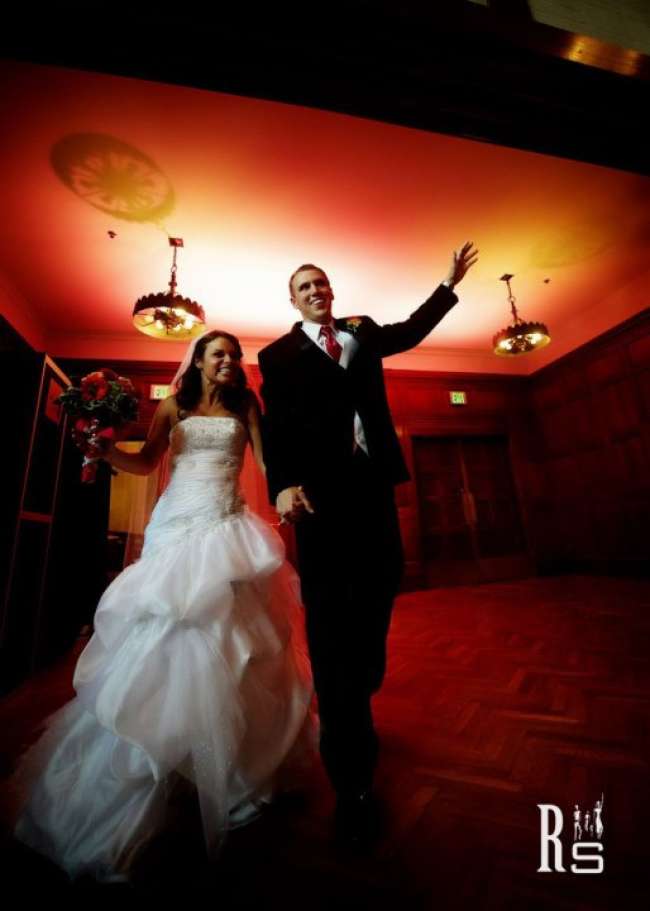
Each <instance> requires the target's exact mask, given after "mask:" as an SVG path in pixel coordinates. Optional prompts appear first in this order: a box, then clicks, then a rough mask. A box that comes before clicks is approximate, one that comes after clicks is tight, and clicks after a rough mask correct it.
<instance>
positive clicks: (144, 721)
mask: <svg viewBox="0 0 650 911" xmlns="http://www.w3.org/2000/svg"><path fill="white" fill-rule="evenodd" d="M246 440H247V433H246V429H245V427H244V426H243V424H242V423H241V422H240V421H239V420H238V419H237V418H234V417H202V416H196V415H195V416H190V417H188V418H186V419H185V420H184V421H181V422H180V423H178V424H177V425H176V426H175V427H174V428H173V430H172V432H171V435H170V454H171V479H170V482H169V485H168V487H167V489H166V490H165V492H164V493H163V495H162V496H161V498H160V499H159V501H158V503H157V504H156V507H155V509H154V511H153V513H152V516H151V520H150V522H149V525H148V526H147V529H146V532H145V542H144V548H143V551H142V556H141V559H140V560H139V561H138V562H136V563H134V564H133V565H131V566H129V567H127V568H126V569H125V570H124V572H122V573H121V575H120V576H118V577H117V578H116V579H115V580H114V582H113V583H112V584H111V585H110V586H109V588H108V589H107V590H106V592H105V593H104V595H103V597H102V599H101V601H100V603H99V606H98V608H97V613H96V616H95V632H94V635H93V637H92V638H91V640H90V642H89V643H88V645H87V646H86V648H85V649H84V651H83V652H82V654H81V656H80V658H79V661H78V663H77V667H76V670H75V675H74V686H75V690H76V692H77V696H76V698H75V699H73V700H72V701H71V702H69V703H68V704H67V705H66V706H64V707H63V708H62V709H61V710H59V711H58V712H57V713H55V715H53V716H52V717H51V719H49V721H48V727H47V730H46V733H45V734H44V735H43V736H42V737H41V739H40V740H39V741H38V742H37V743H36V744H35V746H33V747H32V748H31V749H30V750H29V751H28V753H27V754H26V755H25V757H24V758H23V761H22V765H21V768H20V770H19V775H22V778H23V780H25V779H26V780H27V781H28V782H29V784H30V786H31V796H30V797H29V800H28V803H27V804H26V806H25V808H24V809H23V812H22V815H21V817H20V819H19V821H18V824H17V827H16V837H17V838H18V839H20V840H21V841H23V842H25V843H26V844H28V845H30V846H31V847H33V848H34V849H36V850H37V851H39V852H41V853H43V854H45V855H47V856H48V857H50V858H51V859H52V860H54V861H55V862H56V863H57V864H59V865H60V866H61V867H63V868H64V869H65V870H66V871H67V872H68V873H69V874H70V875H71V876H73V877H75V876H78V875H81V874H82V873H89V874H91V875H94V876H95V877H97V878H98V879H107V878H120V877H122V876H124V875H126V874H127V873H128V870H129V867H130V865H131V863H132V861H133V859H134V857H135V855H136V854H137V852H138V849H139V848H140V847H141V846H142V844H143V843H144V842H146V841H147V840H148V839H149V838H150V837H151V835H152V834H154V833H155V832H156V831H157V830H158V829H160V828H161V827H162V826H163V825H164V811H165V807H166V804H167V800H168V798H169V794H170V787H171V784H170V783H171V782H172V781H173V780H177V781H178V780H179V779H178V774H180V775H182V776H183V778H185V779H187V780H189V781H191V782H192V783H193V784H194V785H195V786H196V791H197V794H198V798H199V804H200V808H201V816H202V820H203V829H204V835H205V840H206V845H207V848H208V852H209V853H211V852H214V851H215V849H217V848H218V847H219V845H220V843H221V842H222V840H223V836H224V834H225V833H226V831H227V829H228V827H229V826H231V825H235V824H236V825H240V824H242V823H244V822H246V821H248V820H249V819H250V818H251V817H253V816H254V815H257V813H258V810H259V806H260V804H262V803H264V802H265V801H268V800H269V799H270V797H271V793H272V790H273V786H274V779H275V777H276V773H277V771H278V769H279V768H280V767H281V766H283V764H284V765H285V766H286V761H287V759H288V758H289V757H290V754H291V757H292V758H295V757H296V755H297V754H298V753H301V752H302V751H303V750H308V749H309V747H310V745H311V744H312V743H313V730H312V729H311V725H312V721H311V718H312V716H311V714H310V712H309V703H310V699H311V692H312V690H311V680H310V678H309V672H308V664H307V661H306V653H305V651H304V646H303V645H302V612H301V607H300V603H299V595H298V580H297V577H296V575H295V573H294V572H293V570H292V569H291V568H290V567H289V565H288V564H287V563H286V562H285V561H284V547H283V543H282V540H281V539H280V537H279V536H278V535H277V534H276V532H275V531H273V529H272V528H271V527H270V526H269V525H268V524H266V523H265V522H263V521H262V520H261V519H260V518H259V517H258V516H256V515H255V514H254V513H251V512H250V511H249V510H248V509H247V507H246V506H245V504H244V502H243V500H242V497H241V494H240V491H239V486H238V480H239V474H240V471H241V467H242V461H243V455H244V450H245V447H246Z"/></svg>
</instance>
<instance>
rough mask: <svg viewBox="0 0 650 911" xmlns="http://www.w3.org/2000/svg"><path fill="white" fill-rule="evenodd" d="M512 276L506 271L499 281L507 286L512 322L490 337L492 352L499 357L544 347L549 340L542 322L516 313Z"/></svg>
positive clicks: (514, 355) (525, 352)
mask: <svg viewBox="0 0 650 911" xmlns="http://www.w3.org/2000/svg"><path fill="white" fill-rule="evenodd" d="M511 278H514V276H513V275H510V274H508V273H507V272H506V274H505V275H502V276H501V278H500V279H499V281H502V282H505V283H506V285H507V286H508V303H509V304H510V308H511V310H512V317H513V322H512V324H511V325H510V326H507V327H506V328H505V329H501V331H500V332H497V334H496V335H495V336H494V338H493V339H492V347H493V348H494V353H495V354H498V355H499V356H500V357H516V356H517V355H518V354H529V353H530V352H531V351H537V349H538V348H544V346H545V345H548V343H549V342H550V341H551V336H550V335H549V332H548V329H547V327H546V326H545V325H544V323H538V322H525V321H524V320H522V319H521V317H520V316H519V314H518V313H517V308H516V307H515V300H516V298H515V296H514V294H513V293H512V288H511V287H510V279H511Z"/></svg>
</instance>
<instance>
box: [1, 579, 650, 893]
mask: <svg viewBox="0 0 650 911" xmlns="http://www.w3.org/2000/svg"><path fill="white" fill-rule="evenodd" d="M74 660H75V655H74V654H73V655H70V656H68V658H67V659H66V660H65V661H63V662H61V663H60V664H59V665H58V666H57V667H55V668H52V669H50V670H49V671H46V672H44V673H42V674H40V675H39V676H38V677H36V678H34V679H33V680H31V681H29V682H28V683H27V684H25V685H24V686H23V687H21V688H20V689H19V690H17V691H15V692H14V693H12V694H11V695H9V696H8V697H6V698H5V699H4V701H3V702H1V703H0V725H1V729H2V731H3V740H4V749H3V753H2V763H3V764H2V767H0V775H2V776H3V777H4V778H5V779H6V777H7V775H8V774H9V772H10V770H11V768H12V764H13V762H14V760H15V758H16V756H17V755H18V754H19V753H20V751H21V750H22V749H23V748H24V747H25V746H26V745H27V744H28V743H29V742H30V741H31V740H32V739H33V738H34V736H35V735H36V733H37V730H38V723H39V721H40V719H41V718H42V717H44V716H45V715H47V714H48V713H49V712H50V711H52V710H53V709H54V708H55V707H56V706H57V705H59V704H61V703H62V702H64V701H65V700H66V699H67V698H68V697H69V695H70V694H71V691H70V678H71V673H72V668H73V666H74ZM375 710H376V722H377V728H378V731H379V734H380V737H381V741H382V755H381V764H380V768H379V770H378V775H377V790H378V793H379V794H380V795H381V798H382V801H383V805H384V808H385V826H384V835H383V837H382V839H381V840H380V842H379V844H378V845H377V847H376V848H375V850H374V851H373V852H371V853H370V854H369V855H368V856H364V857H349V856H346V855H344V854H342V853H341V851H340V850H339V849H338V848H337V847H336V846H335V845H333V844H332V840H331V819H330V815H331V811H332V808H333V797H332V794H331V792H330V790H329V787H328V784H327V782H326V779H325V776H324V774H323V772H322V770H321V768H320V766H319V764H318V763H316V764H315V765H314V767H313V768H312V769H311V770H310V771H308V773H307V774H306V778H305V782H304V786H303V790H302V792H301V793H299V794H296V795H293V796H287V797H285V798H283V799H281V800H279V802H278V803H277V804H276V805H274V806H273V807H271V808H270V809H269V811H268V812H267V813H266V814H265V816H263V817H262V818H261V819H260V820H259V821H258V822H256V823H254V824H253V825H251V826H249V827H247V828H245V829H241V830H238V831H235V832H234V833H232V835H231V838H230V839H229V841H228V843H227V845H226V848H225V850H224V852H223V854H222V856H221V858H220V860H219V861H218V862H217V863H216V864H213V865H211V866H207V865H205V864H204V863H203V861H202V860H201V850H200V835H199V833H198V828H197V826H196V824H195V820H194V818H193V817H192V816H191V814H190V813H189V810H188V809H187V808H183V809H182V810H181V811H180V812H179V814H178V816H177V817H176V818H175V819H174V820H173V821H172V822H171V823H170V827H169V831H168V832H167V834H166V835H165V836H163V837H161V838H160V839H159V840H158V842H156V843H155V844H154V845H152V848H151V851H150V855H149V858H148V860H147V863H145V864H144V865H143V868H142V870H141V873H140V876H139V879H138V881H137V883H136V884H135V885H134V886H133V887H125V886H102V887H99V886H96V885H93V884H87V883H86V884H84V883H80V884H77V885H76V886H75V887H74V888H72V889H70V887H68V886H67V884H66V883H64V881H63V880H62V879H61V877H60V876H59V875H58V873H57V871H55V870H53V869H52V868H51V866H50V865H49V864H47V863H44V862H41V861H40V860H39V859H38V858H36V857H35V856H33V855H31V854H30V853H28V852H26V851H23V850H21V849H20V847H19V846H17V845H16V844H15V843H14V842H13V841H12V840H11V839H10V838H9V836H8V834H6V835H5V839H4V844H3V847H4V856H5V859H6V860H8V861H9V864H8V871H9V872H8V874H6V875H5V877H4V879H3V882H4V883H5V888H7V887H8V886H7V884H8V883H9V882H11V883H12V885H13V887H14V888H18V889H19V890H20V891H21V892H22V893H23V894H25V895H28V894H35V891H36V890H38V889H41V890H42V889H46V890H47V893H48V894H49V895H54V894H55V893H58V892H60V893H61V895H62V896H64V895H68V894H71V893H72V892H82V891H89V892H91V893H92V894H96V893H98V892H99V891H101V892H107V893H109V894H111V893H114V894H115V895H116V896H117V895H119V896H122V895H124V897H127V896H131V895H134V896H137V895H138V894H139V893H142V894H143V895H147V896H149V897H152V898H153V897H157V896H163V895H165V896H167V897H169V896H170V895H171V894H172V893H174V894H176V895H181V896H182V895H187V896H188V897H189V896H190V895H192V894H195V893H197V892H200V893H201V894H202V895H205V896H209V897H211V899H213V900H214V907H215V908H219V909H221V908H228V909H230V908H234V909H239V908H242V909H243V908H259V909H261V908H262V907H266V906H269V905H281V906H282V907H283V908H285V909H288V911H291V909H294V908H296V909H297V908H304V907H310V908H315V909H320V908H323V909H325V908H327V909H330V908H337V909H338V908H352V907H354V908H374V909H378V911H382V909H384V908H391V909H392V908H400V909H403V911H410V909H416V908H417V909H441V911H446V909H473V911H497V909H498V911H502V909H503V911H505V909H508V911H510V909H512V911H515V909H516V911H519V909H531V911H604V909H610V908H611V909H621V911H627V909H640V908H646V907H649V906H650V581H646V580H621V579H618V580H616V579H609V578H591V577H580V576H573V577H557V578H534V579H527V580H519V581H516V582H510V583H498V584H492V585H483V586H472V587H464V588H453V589H437V590H432V591H425V592H413V593H409V594H405V595H402V596H401V597H400V598H399V600H398V603H397V606H396V611H395V615H394V621H393V626H392V629H391V637H390V662H389V673H388V676H387V679H386V682H385V684H384V687H383V689H382V691H381V693H380V695H379V696H378V697H377V698H376V702H375ZM5 783H6V781H5ZM601 793H604V795H605V806H604V812H603V823H604V826H605V831H604V838H603V843H604V863H605V869H604V872H603V873H602V874H600V875H578V874H574V873H571V872H566V873H550V874H542V873H537V872H536V871H537V868H538V866H539V863H540V861H539V856H540V848H539V811H538V809H537V804H538V803H553V804H557V805H558V806H559V807H561V809H562V810H563V812H564V818H565V832H564V835H565V837H564V838H563V843H564V849H565V858H564V866H565V867H566V868H567V870H568V868H569V865H570V862H571V859H570V858H569V857H568V856H567V852H568V851H570V848H571V811H572V808H573V805H574V804H576V803H577V804H579V805H580V807H581V808H586V807H589V806H591V805H593V803H594V801H595V800H596V799H597V798H599V797H600V795H601ZM19 798H20V795H16V794H13V793H11V792H10V791H9V790H8V789H7V788H5V793H4V799H3V818H4V827H5V833H8V831H9V829H10V824H11V819H12V813H13V811H14V809H15V804H16V802H17V800H19ZM7 877H9V878H7Z"/></svg>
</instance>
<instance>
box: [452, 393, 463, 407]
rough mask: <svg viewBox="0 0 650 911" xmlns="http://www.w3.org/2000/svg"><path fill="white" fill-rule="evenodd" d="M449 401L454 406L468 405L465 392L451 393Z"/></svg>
mask: <svg viewBox="0 0 650 911" xmlns="http://www.w3.org/2000/svg"><path fill="white" fill-rule="evenodd" d="M449 401H450V402H451V404H452V405H467V395H466V394H465V393H464V392H450V393H449Z"/></svg>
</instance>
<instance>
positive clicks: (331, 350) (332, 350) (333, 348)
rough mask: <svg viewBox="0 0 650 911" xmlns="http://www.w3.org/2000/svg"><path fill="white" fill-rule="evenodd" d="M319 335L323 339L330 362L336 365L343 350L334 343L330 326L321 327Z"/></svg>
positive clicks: (334, 339) (334, 338)
mask: <svg viewBox="0 0 650 911" xmlns="http://www.w3.org/2000/svg"><path fill="white" fill-rule="evenodd" d="M320 335H321V336H322V337H323V338H324V339H325V348H326V349H327V353H328V354H329V356H330V357H331V358H332V360H335V361H336V363H337V364H338V362H339V358H340V357H341V352H342V351H343V348H341V346H340V345H339V343H338V342H337V341H336V337H335V335H334V330H333V329H332V327H331V326H321V327H320Z"/></svg>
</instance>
